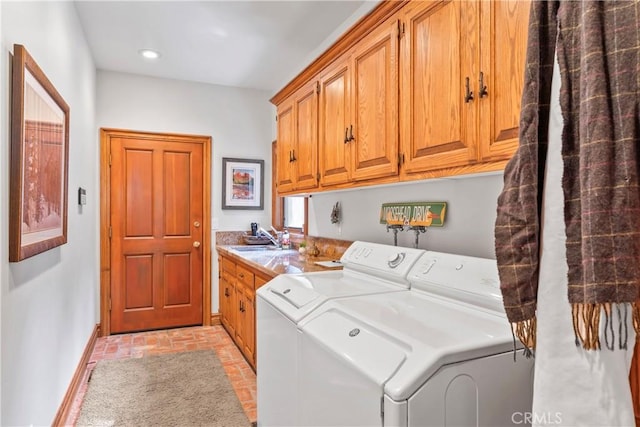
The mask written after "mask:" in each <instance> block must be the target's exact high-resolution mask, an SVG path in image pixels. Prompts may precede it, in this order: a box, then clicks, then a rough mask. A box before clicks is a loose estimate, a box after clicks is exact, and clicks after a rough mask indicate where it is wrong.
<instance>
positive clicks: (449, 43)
mask: <svg viewBox="0 0 640 427" xmlns="http://www.w3.org/2000/svg"><path fill="white" fill-rule="evenodd" d="M477 8H478V2H471V1H448V2H442V1H438V2H422V1H417V2H412V3H410V4H409V5H408V6H406V7H405V11H404V18H403V23H404V25H405V30H404V35H403V38H402V72H401V95H400V105H401V106H402V107H401V108H402V111H401V114H402V116H401V117H402V119H401V122H402V130H401V132H402V136H401V144H402V155H403V157H404V165H403V171H404V172H405V173H412V172H422V171H428V170H434V169H442V168H445V167H452V166H461V165H466V164H468V163H469V162H471V161H473V160H474V159H475V158H476V148H475V145H474V139H475V138H474V131H475V122H476V112H475V111H476V109H475V106H474V102H477V101H476V100H475V99H470V98H468V97H467V98H465V96H466V94H467V93H466V87H467V86H466V82H467V79H469V81H470V83H469V84H470V85H471V84H472V83H473V82H472V80H475V77H474V76H475V75H477V72H475V68H477V61H478V59H479V56H478V55H479V51H478V43H477V39H478V14H477V13H475V9H477ZM470 90H471V89H470Z"/></svg>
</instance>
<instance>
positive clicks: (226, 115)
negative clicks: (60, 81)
mask: <svg viewBox="0 0 640 427" xmlns="http://www.w3.org/2000/svg"><path fill="white" fill-rule="evenodd" d="M97 98H98V104H97V122H98V127H109V128H119V129H132V130H140V131H153V132H169V133H184V134H196V135H208V136H211V137H212V140H213V143H212V161H211V181H212V183H211V204H212V209H211V215H212V217H213V218H212V226H213V228H216V227H215V224H216V223H218V227H217V228H218V229H219V230H248V229H249V228H250V223H251V222H258V223H260V224H261V225H263V226H264V227H265V228H267V229H268V228H269V225H270V224H271V142H272V141H273V138H274V137H273V122H274V121H275V110H274V108H273V106H272V105H271V104H270V103H269V93H268V92H266V91H258V90H250V89H240V88H232V87H225V86H217V85H210V84H203V83H192V82H185V81H178V80H168V79H161V78H154V77H144V76H138V75H133V74H125V73H118V72H111V71H98V79H97ZM223 157H236V158H248V159H262V160H264V161H265V171H264V172H265V173H264V177H265V185H264V196H265V197H264V207H265V209H264V210H262V211H254V210H222V209H221V198H222V170H221V167H222V158H223ZM212 237H213V232H212ZM214 243H215V242H213V241H212V244H214ZM214 254H215V253H214ZM217 282H218V268H217V257H216V256H213V259H212V293H211V300H212V301H211V302H212V307H211V309H212V311H213V312H217V311H218V286H217Z"/></svg>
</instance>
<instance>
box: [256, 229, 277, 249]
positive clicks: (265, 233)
mask: <svg viewBox="0 0 640 427" xmlns="http://www.w3.org/2000/svg"><path fill="white" fill-rule="evenodd" d="M258 236H264V237H266V238H267V239H269V240H271V243H273V244H274V245H276V247H278V248H280V247H282V245H281V244H280V241H279V240H278V239H276V238H275V237H273V235H271V233H269V232H268V231H267V230H265V229H264V228H262V227H260V228H258Z"/></svg>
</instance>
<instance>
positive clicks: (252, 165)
mask: <svg viewBox="0 0 640 427" xmlns="http://www.w3.org/2000/svg"><path fill="white" fill-rule="evenodd" d="M222 209H255V210H262V209H264V160H251V159H232V158H228V157H224V158H223V159H222Z"/></svg>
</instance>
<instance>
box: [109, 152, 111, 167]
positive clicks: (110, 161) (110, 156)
mask: <svg viewBox="0 0 640 427" xmlns="http://www.w3.org/2000/svg"><path fill="white" fill-rule="evenodd" d="M109 167H111V153H109Z"/></svg>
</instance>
